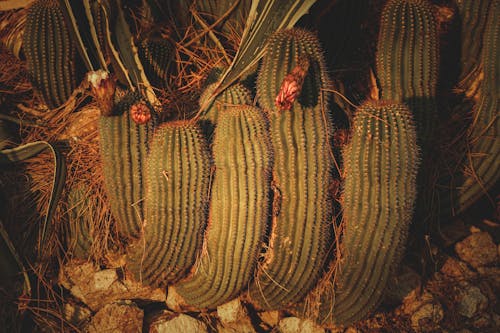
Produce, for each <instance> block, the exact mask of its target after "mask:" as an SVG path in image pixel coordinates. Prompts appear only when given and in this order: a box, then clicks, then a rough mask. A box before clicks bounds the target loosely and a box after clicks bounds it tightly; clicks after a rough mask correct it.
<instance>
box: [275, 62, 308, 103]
mask: <svg viewBox="0 0 500 333" xmlns="http://www.w3.org/2000/svg"><path fill="white" fill-rule="evenodd" d="M308 69H309V59H308V58H306V57H303V58H300V59H299V61H298V64H297V66H295V67H294V68H293V69H292V71H291V72H290V73H288V74H287V75H286V76H285V78H284V79H283V82H282V83H281V87H280V90H279V92H278V95H277V96H276V99H275V100H274V104H275V105H276V107H277V108H278V109H279V110H290V109H291V108H292V105H293V103H294V102H295V100H296V99H297V97H298V96H299V94H300V92H301V90H302V85H303V84H304V78H305V77H306V74H307V71H308Z"/></svg>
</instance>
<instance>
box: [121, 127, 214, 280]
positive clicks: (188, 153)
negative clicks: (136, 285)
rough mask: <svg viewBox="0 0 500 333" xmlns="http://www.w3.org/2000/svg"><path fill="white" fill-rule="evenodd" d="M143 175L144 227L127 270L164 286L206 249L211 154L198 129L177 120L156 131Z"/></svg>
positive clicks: (133, 248) (176, 278)
mask: <svg viewBox="0 0 500 333" xmlns="http://www.w3.org/2000/svg"><path fill="white" fill-rule="evenodd" d="M143 176H144V177H145V181H146V196H145V202H146V221H145V222H146V223H145V226H144V235H143V237H141V239H139V240H138V241H137V243H136V244H134V246H133V247H132V248H131V249H130V250H129V259H130V260H129V263H128V268H129V269H130V271H132V273H133V274H134V275H135V277H136V279H137V280H139V281H142V282H143V283H145V284H150V285H157V286H165V284H166V283H169V282H174V281H177V280H179V279H180V278H182V277H184V276H185V275H186V273H187V272H188V271H189V269H190V268H191V266H193V264H194V263H195V260H196V258H197V256H198V255H199V250H200V249H201V246H202V239H203V230H204V227H205V224H206V219H207V213H208V201H209V188H210V152H209V150H208V145H207V143H206V140H205V139H204V138H203V136H202V134H201V131H200V129H199V128H198V126H197V125H194V124H192V123H190V122H188V121H177V122H172V123H166V124H164V125H162V126H161V127H159V128H157V129H156V131H155V134H154V137H153V139H152V142H151V147H150V153H149V155H148V158H147V160H146V168H145V170H144V174H143Z"/></svg>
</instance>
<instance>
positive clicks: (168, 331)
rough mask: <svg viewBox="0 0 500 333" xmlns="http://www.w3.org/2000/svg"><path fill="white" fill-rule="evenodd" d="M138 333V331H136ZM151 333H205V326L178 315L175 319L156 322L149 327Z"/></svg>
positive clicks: (196, 320) (186, 316) (195, 320)
mask: <svg viewBox="0 0 500 333" xmlns="http://www.w3.org/2000/svg"><path fill="white" fill-rule="evenodd" d="M138 332H140V331H138ZM150 332H151V333H179V332H189V333H207V325H206V324H205V323H204V322H202V321H199V320H198V319H195V318H193V317H190V316H188V315H185V314H180V315H178V316H177V317H175V318H172V319H169V320H164V321H158V322H155V323H153V324H152V325H151V329H150Z"/></svg>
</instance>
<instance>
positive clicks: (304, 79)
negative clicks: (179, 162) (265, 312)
mask: <svg viewBox="0 0 500 333" xmlns="http://www.w3.org/2000/svg"><path fill="white" fill-rule="evenodd" d="M267 45H268V46H267V47H268V49H267V51H266V54H265V56H264V58H263V63H262V67H261V71H260V73H259V77H258V79H257V96H258V98H259V103H260V104H261V105H262V106H263V107H264V108H265V109H266V110H267V111H268V113H269V119H270V131H271V141H272V144H273V148H274V156H275V160H274V167H273V182H274V186H275V188H276V190H275V198H274V209H273V210H274V212H273V214H274V216H273V228H272V230H271V236H270V244H269V248H268V250H267V252H266V253H265V257H264V261H263V264H262V265H261V267H259V270H258V272H257V276H256V278H255V281H254V283H253V284H252V285H251V286H250V290H249V295H250V298H251V300H252V301H253V302H254V303H256V304H257V305H258V306H259V307H261V308H265V309H280V308H283V307H284V306H287V305H289V304H290V303H293V302H297V301H299V300H301V299H302V298H303V297H304V296H305V295H306V294H307V293H308V292H309V291H310V290H311V289H312V288H313V287H314V286H315V284H316V282H317V281H318V279H319V277H320V276H321V274H322V269H323V267H324V265H325V263H326V260H327V257H328V250H329V247H330V243H331V240H332V233H331V229H330V228H331V219H332V211H331V208H332V203H331V198H330V193H329V190H328V186H329V185H330V184H331V182H332V175H331V172H332V169H333V160H332V156H331V152H330V146H329V137H328V136H329V134H330V131H331V128H330V122H329V119H328V118H329V115H328V111H326V112H324V110H323V109H322V105H321V103H320V98H321V89H323V88H325V87H326V85H327V83H328V81H327V74H326V71H325V67H324V64H323V61H322V55H321V51H320V48H319V43H318V41H317V39H316V38H315V37H314V36H312V35H311V34H310V33H308V32H306V31H304V30H298V29H293V30H287V31H281V32H277V33H276V34H274V35H273V36H272V37H271V38H270V40H269V42H268V44H267ZM300 87H302V89H300ZM300 91H301V92H300Z"/></svg>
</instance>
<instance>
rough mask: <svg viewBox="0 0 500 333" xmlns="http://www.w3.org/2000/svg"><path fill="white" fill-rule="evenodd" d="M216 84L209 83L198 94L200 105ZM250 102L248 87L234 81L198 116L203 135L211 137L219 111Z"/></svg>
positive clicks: (250, 94)
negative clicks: (200, 93)
mask: <svg viewBox="0 0 500 333" xmlns="http://www.w3.org/2000/svg"><path fill="white" fill-rule="evenodd" d="M216 85H217V84H215V83H214V84H211V85H209V86H208V87H207V88H206V89H205V91H204V92H203V94H202V95H201V96H200V103H199V104H200V105H202V104H203V103H204V101H205V99H206V98H208V96H210V95H211V94H212V93H213V91H214V89H215V87H216ZM251 104H252V93H251V92H250V89H248V88H247V87H245V86H244V85H243V84H241V83H236V84H233V85H232V86H230V87H229V88H227V89H226V90H224V91H223V92H222V93H221V94H220V95H219V96H217V97H216V98H215V100H214V102H213V103H212V105H211V106H210V107H209V108H208V110H207V112H206V113H205V114H204V115H203V116H202V117H200V122H201V124H202V127H203V130H204V132H205V135H206V136H207V137H208V138H210V139H211V138H212V135H213V131H214V128H215V126H216V124H217V119H218V117H219V114H220V113H221V112H224V110H227V109H228V108H230V107H234V106H236V105H251Z"/></svg>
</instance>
